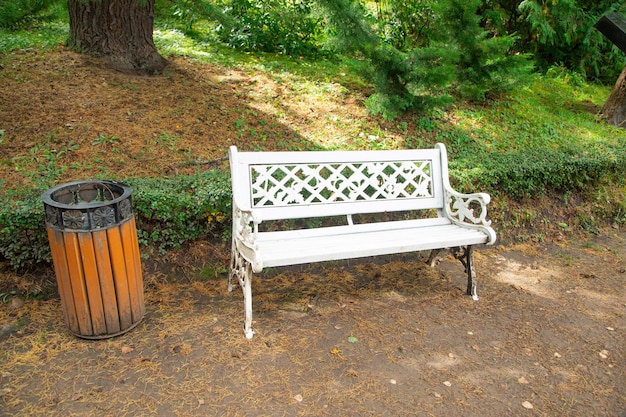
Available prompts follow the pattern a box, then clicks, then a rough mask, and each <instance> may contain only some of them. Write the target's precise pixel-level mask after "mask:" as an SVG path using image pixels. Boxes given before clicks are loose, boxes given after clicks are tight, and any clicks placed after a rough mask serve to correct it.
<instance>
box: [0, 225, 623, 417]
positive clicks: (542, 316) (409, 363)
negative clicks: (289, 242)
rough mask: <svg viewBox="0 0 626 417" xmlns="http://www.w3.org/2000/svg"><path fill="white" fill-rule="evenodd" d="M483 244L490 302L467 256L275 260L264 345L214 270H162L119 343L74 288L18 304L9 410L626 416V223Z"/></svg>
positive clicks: (264, 283) (263, 293) (10, 321)
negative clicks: (66, 312) (303, 262)
mask: <svg viewBox="0 0 626 417" xmlns="http://www.w3.org/2000/svg"><path fill="white" fill-rule="evenodd" d="M197 245H198V246H199V247H196V248H195V249H194V250H195V251H196V253H198V254H200V253H203V252H204V253H206V254H207V258H206V259H208V258H209V256H208V255H211V254H212V255H213V256H215V254H216V253H218V252H217V251H216V248H213V247H210V245H208V244H206V243H205V244H200V243H198V244H197ZM223 249H224V250H223V251H222V253H223V256H224V257H227V255H228V251H227V250H225V248H223ZM476 255H477V259H476V260H477V270H478V277H479V295H480V300H479V301H472V299H471V298H470V297H468V296H465V295H464V294H463V290H464V273H463V268H462V266H461V264H460V263H459V262H457V261H456V260H454V259H452V258H450V257H447V258H445V259H444V260H443V261H442V263H441V264H440V265H439V266H438V267H437V268H434V269H431V268H430V267H427V266H425V264H424V263H422V262H421V261H420V259H418V258H416V257H411V256H394V257H387V258H377V259H365V260H362V261H359V262H356V261H351V262H335V263H328V264H326V263H324V264H317V265H312V266H306V267H303V268H301V269H300V268H299V269H294V268H287V269H275V270H273V271H271V272H270V273H267V274H262V275H260V276H257V277H256V278H255V280H254V286H253V291H254V310H255V323H254V327H255V329H256V332H257V334H256V335H255V337H254V338H253V339H252V340H247V339H246V338H245V337H244V335H243V331H242V325H243V301H242V296H241V292H240V291H239V290H238V289H237V288H236V289H235V291H233V292H232V293H228V292H227V290H226V278H225V276H224V275H219V276H217V277H214V276H207V274H206V273H204V274H203V271H204V272H206V271H207V267H205V268H199V269H196V270H195V272H194V271H187V272H185V271H184V270H182V269H181V270H172V271H170V272H169V275H164V274H163V272H162V268H157V267H155V266H154V265H152V266H151V267H146V268H145V269H146V272H145V280H146V289H145V295H146V308H147V313H146V316H145V318H144V319H143V321H141V323H140V324H139V325H138V326H137V327H136V328H134V329H133V330H131V331H130V332H128V333H126V334H124V335H122V336H119V337H116V338H111V339H105V340H100V341H86V340H81V339H79V338H76V337H74V336H73V335H71V334H70V333H69V331H68V329H67V327H66V326H65V323H64V321H63V316H62V311H61V306H60V300H58V299H54V298H52V299H47V300H29V301H26V302H24V303H23V304H22V303H19V302H18V303H15V304H16V305H14V303H7V304H4V305H1V306H0V323H3V324H4V328H3V335H2V337H1V340H0V348H1V351H2V354H1V355H2V365H0V370H1V377H0V401H1V402H0V414H2V415H15V416H31V415H41V416H71V415H76V416H79V415H80V416H96V415H97V416H149V415H158V416H580V417H585V416H607V417H609V416H610V417H624V416H626V373H625V368H624V363H626V349H625V346H626V336H625V329H626V317H625V312H626V308H625V307H626V297H625V295H626V294H625V291H624V279H625V277H626V262H625V261H624V260H625V259H626V235H625V234H624V233H610V234H606V235H603V236H599V237H597V238H596V239H593V240H588V241H584V242H583V241H580V242H570V243H568V244H565V245H542V246H540V247H530V246H519V247H516V246H509V247H498V248H491V249H488V250H481V251H479V252H477V254H476ZM181 256H182V255H181ZM150 269H152V270H150ZM209 269H210V268H209ZM7 327H8V329H7Z"/></svg>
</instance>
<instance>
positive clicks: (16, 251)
mask: <svg viewBox="0 0 626 417" xmlns="http://www.w3.org/2000/svg"><path fill="white" fill-rule="evenodd" d="M41 192H42V191H40V190H30V191H29V192H26V193H19V194H18V193H15V192H11V193H6V194H4V195H3V199H4V201H5V203H3V204H2V206H0V258H5V259H7V260H8V261H9V263H10V264H11V265H12V266H13V267H15V268H16V269H17V268H24V267H28V266H34V265H36V264H38V263H45V262H50V259H51V258H50V248H49V245H48V236H47V234H46V229H45V226H44V208H43V203H42V200H41Z"/></svg>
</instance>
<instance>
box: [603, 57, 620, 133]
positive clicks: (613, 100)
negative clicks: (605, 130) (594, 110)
mask: <svg viewBox="0 0 626 417" xmlns="http://www.w3.org/2000/svg"><path fill="white" fill-rule="evenodd" d="M601 114H602V117H603V118H604V119H606V121H608V122H609V123H611V124H612V125H615V126H619V127H622V128H623V127H626V68H624V69H623V70H622V73H621V74H620V76H619V78H618V79H617V82H616V83H615V86H614V87H613V91H611V94H610V95H609V98H608V99H607V100H606V102H605V103H604V106H602V111H601Z"/></svg>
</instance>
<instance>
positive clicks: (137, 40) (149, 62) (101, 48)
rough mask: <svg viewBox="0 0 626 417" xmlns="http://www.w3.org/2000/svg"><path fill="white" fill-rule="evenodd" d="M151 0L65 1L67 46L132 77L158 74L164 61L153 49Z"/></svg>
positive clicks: (152, 10) (152, 1)
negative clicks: (66, 4)
mask: <svg viewBox="0 0 626 417" xmlns="http://www.w3.org/2000/svg"><path fill="white" fill-rule="evenodd" d="M154 1H155V0H68V2H67V3H68V9H69V15H70V36H69V39H68V46H69V47H70V48H71V49H72V50H74V51H77V52H80V53H85V54H89V55H93V56H97V57H102V58H103V59H104V60H105V61H106V62H107V63H108V64H109V65H110V66H111V67H112V68H114V69H116V70H119V71H123V72H128V73H134V74H155V73H159V72H161V71H162V70H163V69H164V68H165V66H166V65H167V61H166V60H165V59H164V58H163V57H162V56H161V55H160V54H159V52H158V51H157V49H156V46H154V41H153V39H152V30H153V27H154Z"/></svg>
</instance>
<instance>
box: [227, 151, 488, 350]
mask: <svg viewBox="0 0 626 417" xmlns="http://www.w3.org/2000/svg"><path fill="white" fill-rule="evenodd" d="M229 157H230V169H231V177H232V192H233V234H232V260H231V265H230V271H229V277H228V290H229V291H232V281H233V278H235V277H236V278H237V279H238V281H239V285H240V286H241V288H242V289H243V295H244V306H245V325H244V332H245V335H246V337H248V338H251V337H252V336H253V334H254V331H253V330H252V287H251V279H252V272H255V273H259V272H261V271H262V270H263V269H264V268H267V267H275V266H286V265H295V264H303V263H309V262H320V261H331V260H339V259H351V258H359V257H368V256H374V255H388V254H395V253H403V252H416V251H424V250H431V251H432V252H431V255H430V257H429V260H428V262H429V263H431V265H433V264H434V262H435V259H436V258H435V257H436V255H437V253H438V252H439V251H440V250H442V249H447V248H450V249H452V253H453V254H454V255H455V257H456V258H457V259H459V260H460V261H461V262H462V263H463V265H464V266H465V270H466V272H467V279H468V284H467V294H468V295H471V296H472V297H473V298H474V299H475V300H477V299H478V297H477V295H476V273H475V271H474V266H473V253H472V245H476V244H493V243H494V242H495V240H496V233H495V231H494V230H493V229H492V228H491V227H490V223H491V222H490V221H487V219H486V216H487V204H489V200H490V197H489V194H485V193H475V194H462V193H459V192H456V191H455V190H453V189H452V188H451V186H450V183H449V180H448V161H447V152H446V148H445V146H444V145H443V144H437V145H436V146H435V148H434V149H420V150H398V151H330V152H326V151H324V152H238V151H237V149H236V147H234V146H232V147H231V148H230V150H229ZM394 212H400V213H397V216H396V217H397V218H399V220H393V221H380V219H378V220H379V221H370V222H365V223H363V222H358V221H356V219H353V217H355V218H356V217H359V218H363V217H370V218H373V217H376V213H378V214H381V215H382V214H384V215H385V216H387V217H388V215H389V214H390V213H394ZM372 214H373V215H372ZM331 216H341V217H339V218H343V219H344V220H343V222H344V224H340V225H334V226H330V225H325V226H324V227H310V228H306V229H291V230H289V229H287V230H284V229H283V230H278V231H269V230H266V231H263V230H262V229H263V227H262V226H261V227H260V225H261V224H262V223H263V222H268V221H274V220H292V219H307V218H320V217H324V218H325V217H331ZM379 217H382V216H380V215H379ZM334 219H335V220H336V219H337V217H334ZM274 223H275V222H274ZM280 223H281V224H282V226H285V225H287V224H293V223H294V221H291V222H289V221H287V222H280ZM303 223H307V221H304V222H303ZM309 223H310V222H309Z"/></svg>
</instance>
